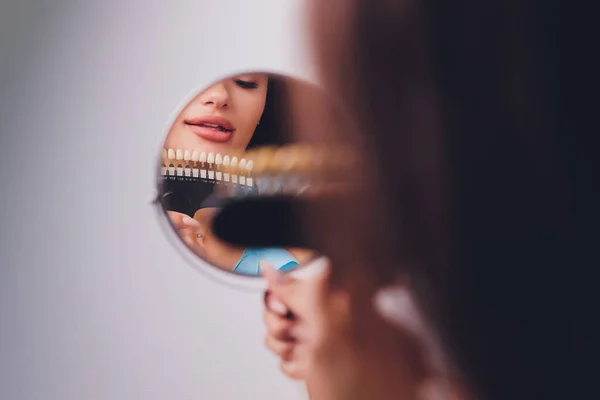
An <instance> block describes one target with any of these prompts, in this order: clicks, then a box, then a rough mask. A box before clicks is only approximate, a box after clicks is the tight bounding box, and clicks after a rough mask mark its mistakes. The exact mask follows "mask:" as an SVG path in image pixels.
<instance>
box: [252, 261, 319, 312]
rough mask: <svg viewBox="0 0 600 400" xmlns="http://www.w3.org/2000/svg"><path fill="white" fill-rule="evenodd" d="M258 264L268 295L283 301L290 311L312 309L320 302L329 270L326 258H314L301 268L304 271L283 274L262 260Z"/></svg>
mask: <svg viewBox="0 0 600 400" xmlns="http://www.w3.org/2000/svg"><path fill="white" fill-rule="evenodd" d="M260 265H261V271H262V272H263V276H264V277H265V280H266V281H267V285H268V287H269V290H270V294H269V297H272V298H274V299H276V300H278V301H280V302H281V303H283V304H284V305H285V306H286V307H287V308H288V309H289V310H290V311H291V312H292V313H296V312H300V313H303V312H304V309H307V310H310V309H313V308H314V307H315V306H318V305H319V304H320V303H321V302H322V299H323V294H324V292H325V290H324V289H325V284H326V282H327V278H328V276H329V270H330V268H329V262H328V260H327V259H325V258H322V259H318V260H315V261H314V262H313V263H310V264H308V265H307V266H306V267H305V268H303V269H305V271H303V272H301V273H300V272H298V273H295V274H294V273H290V274H283V273H281V272H279V271H276V270H275V269H274V268H273V267H272V266H271V265H270V264H268V263H267V262H264V261H262V262H261V264H260Z"/></svg>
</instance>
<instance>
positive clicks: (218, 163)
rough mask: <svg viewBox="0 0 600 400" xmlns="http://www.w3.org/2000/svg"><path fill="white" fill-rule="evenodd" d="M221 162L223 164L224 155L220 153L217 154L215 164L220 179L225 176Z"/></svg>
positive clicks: (217, 176)
mask: <svg viewBox="0 0 600 400" xmlns="http://www.w3.org/2000/svg"><path fill="white" fill-rule="evenodd" d="M221 164H223V157H222V156H221V155H220V154H217V155H216V156H215V165H216V166H217V172H216V178H217V180H218V181H220V180H221V179H222V178H223V177H222V175H223V173H222V172H221Z"/></svg>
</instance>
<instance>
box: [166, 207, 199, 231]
mask: <svg viewBox="0 0 600 400" xmlns="http://www.w3.org/2000/svg"><path fill="white" fill-rule="evenodd" d="M167 215H168V216H169V219H170V220H171V223H172V224H173V226H174V227H175V229H178V230H179V229H185V228H196V229H197V228H200V227H201V224H200V222H198V221H196V220H195V219H194V218H191V217H190V216H188V215H185V214H182V213H178V212H176V211H167Z"/></svg>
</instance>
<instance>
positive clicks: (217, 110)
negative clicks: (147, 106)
mask: <svg viewBox="0 0 600 400" xmlns="http://www.w3.org/2000/svg"><path fill="white" fill-rule="evenodd" d="M267 86H268V77H267V75H266V74H248V75H238V76H236V77H234V78H230V79H225V80H222V81H220V82H218V83H216V84H214V85H212V86H210V87H209V88H208V89H206V90H204V91H203V92H201V93H200V94H198V95H197V96H196V97H195V98H194V99H193V100H192V101H191V102H190V103H189V104H188V105H187V106H186V107H185V108H184V109H183V111H182V112H181V113H180V114H179V116H178V117H177V119H176V120H175V122H174V123H173V126H172V127H171V130H170V131H169V134H168V136H167V139H166V142H165V147H166V148H173V149H195V150H201V151H205V152H207V153H208V152H214V153H222V154H239V153H241V152H243V151H244V150H245V149H246V147H247V146H248V143H249V142H250V140H251V139H252V136H253V135H254V131H255V129H256V126H257V125H258V123H259V121H260V118H261V116H262V113H263V111H264V108H265V102H266V98H267Z"/></svg>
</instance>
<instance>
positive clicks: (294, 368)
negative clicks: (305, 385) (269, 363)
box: [279, 359, 306, 380]
mask: <svg viewBox="0 0 600 400" xmlns="http://www.w3.org/2000/svg"><path fill="white" fill-rule="evenodd" d="M279 369H281V372H283V373H284V375H286V376H288V377H290V378H292V379H295V380H303V379H306V373H305V369H304V368H303V366H302V364H301V363H300V362H298V361H296V360H294V359H292V360H290V361H285V360H282V361H281V363H280V364H279Z"/></svg>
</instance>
